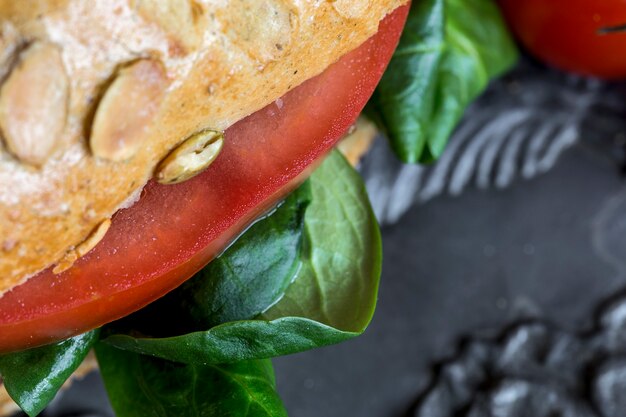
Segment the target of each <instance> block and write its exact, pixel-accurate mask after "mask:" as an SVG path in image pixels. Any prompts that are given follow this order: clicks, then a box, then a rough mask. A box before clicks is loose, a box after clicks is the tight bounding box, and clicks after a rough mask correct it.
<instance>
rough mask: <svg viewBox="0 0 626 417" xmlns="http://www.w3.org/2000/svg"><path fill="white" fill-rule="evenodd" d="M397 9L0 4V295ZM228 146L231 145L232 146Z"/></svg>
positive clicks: (154, 1)
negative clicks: (178, 157)
mask: <svg viewBox="0 0 626 417" xmlns="http://www.w3.org/2000/svg"><path fill="white" fill-rule="evenodd" d="M403 3H405V0H335V1H333V2H328V1H307V0H267V1H258V0H232V1H227V0H212V1H210V0H204V1H200V0H168V1H165V0H94V1H84V0H20V1H15V0H0V82H1V84H0V134H1V137H0V294H1V293H3V292H4V291H6V290H7V289H9V288H11V287H13V286H15V285H17V284H19V283H21V282H23V281H24V280H25V279H26V278H28V277H29V276H31V275H32V274H35V273H37V272H38V271H40V270H42V269H44V268H46V267H48V266H50V265H52V264H54V263H56V262H58V261H59V260H60V259H62V258H63V257H64V255H65V254H66V253H68V251H72V250H73V249H74V247H77V246H79V245H80V243H81V242H82V241H83V240H84V239H85V238H86V237H88V236H89V235H90V234H91V233H92V231H93V230H94V229H96V228H97V227H98V225H99V224H101V223H102V222H103V221H104V220H106V219H108V218H109V217H110V216H111V215H112V214H113V213H114V212H115V211H116V210H117V209H118V208H119V207H120V206H122V205H123V204H124V203H125V202H126V201H127V200H129V199H130V198H132V196H133V195H136V194H137V191H138V190H140V189H141V187H143V185H144V184H145V183H146V182H147V181H148V180H149V179H150V178H151V177H152V176H153V174H154V169H155V166H157V164H158V163H159V161H160V160H161V159H162V158H163V157H164V156H165V155H167V154H168V153H169V152H170V151H171V150H172V149H173V148H174V147H176V146H177V144H179V143H180V142H181V141H182V140H184V139H185V138H187V137H189V136H190V135H192V134H194V133H196V132H199V131H202V130H205V129H216V130H224V129H225V128H227V127H229V126H230V125H232V124H233V123H234V122H236V121H238V120H240V119H242V118H243V117H245V116H246V115H248V114H250V113H253V112H254V111H256V110H258V109H260V108H262V107H263V106H264V105H266V104H268V103H270V102H272V101H273V100H276V99H277V98H279V97H280V96H282V95H283V94H285V93H286V92H287V91H288V90H289V89H291V88H293V87H295V86H297V85H298V84H300V83H302V82H303V81H305V80H306V79H308V78H311V77H312V76H314V75H316V74H318V73H320V72H322V71H323V70H324V69H325V68H326V67H327V66H328V65H329V64H331V63H333V62H334V61H336V60H337V59H338V58H339V57H341V56H342V55H344V54H345V53H347V52H349V51H350V50H352V49H354V48H356V47H357V46H358V45H359V44H361V43H362V42H364V41H365V40H366V39H367V38H368V37H369V36H371V35H372V34H373V33H375V31H376V30H377V27H378V22H379V21H380V19H382V18H383V17H384V16H385V15H386V14H387V13H389V12H390V11H391V10H393V9H395V8H396V7H398V6H400V5H401V4H403ZM226 140H227V138H226Z"/></svg>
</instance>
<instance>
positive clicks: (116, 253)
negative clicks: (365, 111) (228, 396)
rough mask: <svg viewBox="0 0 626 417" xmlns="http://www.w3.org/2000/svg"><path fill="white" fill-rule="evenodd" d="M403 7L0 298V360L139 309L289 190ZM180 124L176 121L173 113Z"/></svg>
mask: <svg viewBox="0 0 626 417" xmlns="http://www.w3.org/2000/svg"><path fill="white" fill-rule="evenodd" d="M407 12H408V7H407V6H404V7H401V8H399V9H398V10H396V11H395V12H393V13H392V14H390V15H389V16H387V17H386V18H385V19H384V20H383V21H382V22H381V24H380V28H379V32H378V33H377V34H376V35H375V36H374V37H372V38H371V39H370V40H368V41H367V42H366V43H365V44H363V45H362V46H361V47H359V48H358V49H357V50H355V51H353V52H351V53H350V54H348V55H346V56H345V57H343V58H342V59H341V60H340V61H339V62H337V63H336V64H334V65H332V66H331V67H330V68H328V69H327V70H326V71H325V72H324V73H322V74H321V75H319V76H317V77H316V78H313V79H311V80H309V81H307V82H306V83H304V84H302V85H301V86H299V87H297V88H296V89H294V90H293V91H291V92H289V93H288V94H287V95H285V96H284V97H283V98H282V99H281V100H278V101H276V102H275V103H273V104H270V105H269V106H267V107H266V108H264V109H263V110H260V111H259V112H257V113H255V114H253V115H251V116H249V117H248V118H246V119H244V120H242V121H241V122H239V123H237V124H235V125H234V126H233V127H231V128H230V129H228V130H227V132H226V142H225V145H224V149H223V150H222V153H221V154H220V156H219V158H217V160H216V161H215V162H214V163H213V164H212V165H211V166H210V167H209V169H207V170H206V171H205V172H204V173H203V174H201V175H199V176H197V177H196V178H193V179H192V180H189V181H187V182H184V183H181V184H177V185H167V186H163V185H159V184H156V183H154V182H150V183H149V184H148V185H147V186H146V188H145V189H144V191H143V194H142V196H141V199H140V201H139V202H138V203H137V204H135V205H134V206H132V207H131V208H128V209H125V210H120V211H119V212H118V213H117V214H116V215H115V216H114V217H113V223H112V226H111V228H110V229H109V231H108V233H107V235H106V236H105V238H104V239H103V240H102V242H100V244H98V246H97V247H96V248H95V249H94V250H93V251H91V252H90V253H89V254H87V255H86V256H84V257H83V258H81V259H79V260H78V261H77V262H76V263H75V265H74V266H73V267H72V268H70V269H69V270H67V271H65V272H64V273H61V274H59V275H53V274H52V272H51V271H50V270H47V271H44V272H42V273H40V274H38V275H37V276H35V277H33V278H31V279H30V280H28V281H27V282H26V283H25V284H23V285H21V286H19V287H16V288H14V289H13V290H12V291H11V292H9V293H7V294H5V295H4V297H2V298H0V352H8V351H14V350H20V349H24V348H26V347H31V346H37V345H41V344H45V343H49V342H52V341H56V340H60V339H64V338H67V337H70V336H73V335H76V334H80V333H82V332H85V331H87V330H89V329H93V328H96V327H98V326H101V325H103V324H105V323H108V322H110V321H112V320H115V319H118V318H120V317H123V316H125V315H127V314H129V313H131V312H133V311H136V310H138V309H140V308H141V307H143V306H145V305H146V304H148V303H150V302H151V301H154V300H155V299H157V298H158V297H160V296H162V295H164V294H165V293H167V292H168V291H171V290H172V289H174V288H175V287H177V286H178V285H180V284H181V283H182V282H183V281H185V280H186V279H187V278H189V277H190V276H191V275H193V274H194V273H195V272H197V271H198V270H199V269H200V268H202V267H203V266H204V265H205V264H206V263H207V262H208V261H210V260H211V259H212V258H214V257H215V256H216V255H218V254H219V253H220V251H222V250H223V249H224V248H225V247H226V245H228V243H230V242H231V241H232V240H233V239H234V238H236V237H237V235H238V234H240V233H241V232H242V231H243V230H244V229H245V228H246V227H247V226H248V225H249V224H250V223H251V222H252V221H253V220H254V219H255V218H256V217H258V216H259V215H260V214H262V213H263V212H265V211H266V210H268V209H269V208H270V207H272V206H273V205H274V204H275V203H276V202H277V201H278V200H279V199H281V198H283V197H284V196H285V195H286V194H287V193H288V192H289V191H290V190H292V189H293V188H294V187H296V186H297V185H298V184H299V183H300V182H301V181H302V180H303V179H304V178H306V175H307V174H308V173H309V171H310V169H311V168H310V167H311V166H312V165H314V164H315V163H316V162H317V161H319V160H320V159H321V158H322V157H323V156H324V155H325V154H326V152H328V150H329V149H331V148H332V146H333V145H334V144H335V142H336V141H337V139H338V138H339V137H341V136H342V134H343V133H344V132H345V131H346V130H347V128H348V127H349V126H350V125H351V124H352V123H353V122H354V120H355V119H356V117H357V116H358V114H359V113H360V111H361V109H362V108H363V106H364V105H365V103H366V102H367V100H368V98H369V97H370V95H371V94H372V92H373V91H374V88H375V86H376V84H377V83H378V81H379V79H380V77H381V76H382V73H383V71H384V69H385V67H386V65H387V62H388V61H389V59H390V58H391V54H392V52H393V50H394V49H395V47H396V45H397V43H398V39H399V37H400V33H401V31H402V27H403V25H404V21H405V19H406V15H407ZM181 117H184V115H181Z"/></svg>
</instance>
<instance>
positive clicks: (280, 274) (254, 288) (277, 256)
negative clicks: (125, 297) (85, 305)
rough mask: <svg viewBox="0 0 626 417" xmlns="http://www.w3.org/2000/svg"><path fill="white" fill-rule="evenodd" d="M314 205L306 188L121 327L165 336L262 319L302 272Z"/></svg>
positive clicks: (299, 190) (293, 194)
mask: <svg viewBox="0 0 626 417" xmlns="http://www.w3.org/2000/svg"><path fill="white" fill-rule="evenodd" d="M310 200H311V190H310V186H309V184H308V183H305V184H303V185H302V186H300V187H299V188H298V189H297V190H296V191H294V192H293V193H292V194H291V195H290V196H289V197H287V199H285V201H284V202H283V203H282V204H281V205H280V206H279V207H278V208H277V209H276V210H275V211H274V212H273V213H271V215H269V216H267V217H265V218H263V219H261V220H259V221H257V222H256V223H255V224H254V225H253V226H251V227H250V228H249V229H248V230H247V231H246V232H245V233H244V234H243V235H242V236H241V237H240V238H239V239H238V240H237V241H236V242H235V243H234V244H233V245H231V246H230V247H229V248H228V249H227V250H226V251H225V252H224V253H223V254H222V255H221V256H219V257H218V258H217V259H215V260H214V261H213V262H211V263H210V264H209V265H207V266H206V267H205V268H204V269H203V270H202V271H201V272H199V273H198V274H196V275H195V276H194V277H193V278H191V279H190V280H188V281H187V282H185V283H184V284H183V285H182V286H180V287H179V288H178V289H176V290H174V291H172V292H171V293H169V294H168V295H166V296H165V297H163V298H162V299H160V300H158V301H157V302H155V303H152V304H151V305H149V306H148V307H146V308H144V309H142V310H140V311H139V312H138V313H136V314H135V315H133V316H131V317H129V318H127V319H125V320H123V321H121V322H119V323H117V324H116V326H117V327H118V328H123V327H127V328H128V327H131V328H134V329H136V330H139V331H140V332H141V333H143V334H150V335H152V336H163V335H172V334H181V332H190V331H196V330H203V329H207V328H210V327H213V326H215V325H218V324H221V323H224V322H228V321H234V320H245V319H250V318H253V317H255V316H257V315H258V314H260V313H261V312H263V311H264V310H266V309H267V308H268V307H269V306H271V305H272V304H274V303H275V302H276V301H278V300H279V299H280V298H281V297H282V295H283V294H284V292H285V290H286V289H287V287H288V286H289V284H290V283H291V281H292V280H293V278H294V275H295V273H296V271H297V270H298V269H299V267H300V263H301V260H300V252H301V247H302V241H303V235H304V213H305V210H306V208H307V206H308V205H309V203H310ZM155 317H158V318H159V319H158V320H155Z"/></svg>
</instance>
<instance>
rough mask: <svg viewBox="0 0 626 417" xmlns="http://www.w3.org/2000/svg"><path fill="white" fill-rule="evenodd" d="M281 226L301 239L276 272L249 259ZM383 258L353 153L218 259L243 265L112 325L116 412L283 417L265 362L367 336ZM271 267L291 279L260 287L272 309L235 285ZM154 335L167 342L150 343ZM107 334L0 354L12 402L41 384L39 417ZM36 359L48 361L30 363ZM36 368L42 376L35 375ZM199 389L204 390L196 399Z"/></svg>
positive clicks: (104, 362) (211, 271)
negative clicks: (232, 282)
mask: <svg viewBox="0 0 626 417" xmlns="http://www.w3.org/2000/svg"><path fill="white" fill-rule="evenodd" d="M276 230H290V231H291V232H285V236H287V235H290V239H294V240H292V241H291V243H295V247H296V248H298V249H297V250H296V251H295V255H292V253H291V252H289V254H288V255H287V256H284V255H283V254H279V255H278V256H275V257H274V260H275V262H273V263H271V264H268V263H267V262H264V261H263V262H245V265H243V264H241V263H239V260H241V259H245V258H247V259H254V258H255V257H257V256H258V255H259V251H260V250H268V251H270V252H271V251H272V248H274V249H277V248H278V247H279V246H280V244H279V243H278V244H277V242H276V239H275V238H276ZM279 252H280V250H279ZM246 253H247V256H245V254H246ZM381 257H382V251H381V244H380V234H379V231H378V226H377V223H376V219H375V217H374V215H373V213H372V211H371V208H370V207H369V204H368V201H367V193H366V191H365V187H364V186H363V183H362V182H361V181H360V178H359V176H358V174H357V173H356V172H355V171H354V170H353V169H352V168H351V167H350V166H349V164H348V163H347V162H346V161H345V160H344V159H343V157H342V156H341V155H340V154H338V153H333V154H332V155H330V156H329V157H328V158H327V159H326V160H325V162H324V163H323V164H322V165H321V166H320V168H318V170H317V171H315V173H314V174H313V175H312V176H311V179H310V180H309V182H308V183H305V184H304V185H303V186H301V187H300V189H298V190H297V191H296V192H294V193H293V194H292V195H291V196H290V197H289V198H287V199H286V200H285V202H284V203H283V204H282V205H281V206H280V207H279V208H278V209H277V210H276V211H275V212H274V213H272V214H271V215H270V216H268V217H267V218H265V219H262V220H260V221H259V222H257V223H256V224H255V225H254V226H253V227H251V228H250V229H249V230H248V231H247V232H246V233H245V234H244V235H243V236H242V237H241V238H240V239H239V240H238V241H237V242H236V243H235V244H234V245H233V246H231V247H230V248H229V249H228V250H227V251H226V252H224V253H223V254H222V255H221V256H220V257H218V258H217V259H216V261H215V262H214V263H215V264H217V265H230V266H231V267H232V268H221V267H213V266H209V267H207V268H206V269H205V270H204V271H203V272H202V273H199V274H197V275H196V276H195V277H194V278H192V279H191V281H189V284H186V285H184V286H182V287H181V288H179V289H177V290H175V291H173V292H172V293H171V294H170V295H168V296H167V297H166V298H164V299H162V300H159V301H157V302H156V303H154V304H152V305H150V306H148V307H147V308H146V309H144V310H142V311H141V312H139V313H136V314H135V315H132V316H130V317H129V318H126V319H124V320H122V321H119V322H115V323H112V324H109V325H107V326H105V327H104V328H103V329H102V331H101V332H100V334H99V337H100V341H99V342H98V343H97V345H96V351H97V356H98V360H99V363H100V367H101V369H102V374H103V377H104V379H105V383H106V386H107V389H108V390H109V393H110V394H111V398H112V403H113V406H114V407H115V409H116V412H117V413H118V415H120V416H126V415H129V416H130V415H137V413H139V415H151V413H152V412H154V413H157V414H156V415H159V414H158V410H165V411H161V412H162V413H170V414H160V415H195V414H185V413H193V410H195V409H197V408H202V409H203V410H208V411H205V413H206V414H203V415H208V416H225V415H241V413H242V410H243V408H242V407H244V408H245V406H247V405H246V404H248V405H250V407H254V408H258V409H259V411H258V412H259V413H261V414H258V415H281V414H280V413H282V412H283V411H281V410H282V406H281V405H280V401H279V400H277V397H276V394H275V393H274V392H273V377H272V376H271V371H270V370H269V368H268V367H269V366H270V365H269V362H266V361H263V359H265V358H269V357H273V356H277V355H283V354H288V353H294V352H299V351H302V350H306V349H310V348H313V347H318V346H324V345H328V344H332V343H337V342H340V341H342V340H346V339H349V338H351V337H354V336H357V335H359V334H360V333H362V332H363V331H364V330H365V327H366V326H367V324H368V323H369V321H370V320H371V318H372V315H373V312H374V307H375V303H376V294H377V290H378V281H379V278H380V265H381ZM294 266H295V267H294ZM270 271H272V272H274V273H276V275H278V276H280V278H281V279H273V280H268V281H267V282H263V283H260V282H259V283H256V284H254V286H256V289H257V290H258V291H260V293H261V294H266V295H269V296H267V297H260V298H259V299H264V300H265V301H264V303H263V304H262V305H261V304H259V299H257V298H255V297H242V295H244V294H245V293H246V292H247V291H248V286H247V285H245V283H242V284H244V285H235V286H232V287H228V286H227V285H226V282H227V281H230V280H232V279H235V280H238V279H240V278H241V279H245V280H247V282H248V283H252V281H254V276H255V275H259V276H263V275H264V274H265V275H266V274H268V273H269V272H270ZM212 282H218V283H222V284H223V285H226V286H227V287H228V289H226V290H220V291H219V292H220V294H221V295H220V297H221V300H222V301H223V304H225V305H230V306H232V307H231V310H225V309H224V308H223V307H222V305H221V304H222V303H216V301H217V300H216V298H215V294H214V293H212V292H211V291H207V289H208V288H211V287H213V284H212ZM285 283H287V284H288V285H285ZM225 311H230V313H228V314H226V313H225ZM259 313H261V314H259ZM187 320H189V321H190V322H191V323H192V326H191V329H190V331H191V333H187V334H180V329H181V328H185V326H186V325H183V326H182V327H181V326H180V324H182V323H185V322H186V321H187ZM155 333H158V336H160V337H149V336H154V334H155ZM97 335H98V334H97V333H88V334H87V335H86V336H82V337H81V336H79V337H77V338H73V339H69V340H68V341H65V342H60V343H57V344H52V345H48V346H43V347H39V348H34V349H30V350H25V351H22V352H18V353H13V354H8V355H5V356H4V357H0V370H1V372H2V375H3V377H4V378H5V382H6V384H7V387H9V386H11V387H15V388H14V389H13V390H12V391H10V392H11V395H12V396H14V398H26V399H28V398H31V397H32V396H33V390H32V388H31V387H33V386H36V387H38V391H37V395H36V396H35V397H34V399H33V400H31V402H34V401H35V400H36V407H35V406H32V407H25V410H26V411H28V412H29V413H31V415H34V414H36V410H40V409H41V408H42V407H43V406H45V403H46V402H47V401H49V400H50V399H51V398H52V396H53V395H54V393H55V392H56V391H57V390H58V389H59V387H60V385H61V384H62V383H63V382H64V380H65V378H67V376H68V375H69V373H67V372H66V370H69V369H70V368H71V367H74V368H75V365H77V364H78V362H80V360H82V358H84V355H85V354H86V352H87V350H88V348H89V347H90V346H91V345H92V344H93V343H94V342H95V340H96V339H95V336H97ZM138 335H142V336H141V337H139V336H138ZM77 346H82V348H78V347H77ZM85 348H86V349H87V350H86V349H85ZM148 355H149V356H148ZM32 358H44V359H45V360H38V361H33V362H30V360H32ZM31 363H32V364H33V366H37V368H35V369H31ZM42 364H44V366H43V367H42V369H41V370H39V367H40V366H41V365H42ZM48 369H62V370H63V372H62V373H60V372H46V370H48ZM70 373H71V372H70ZM193 392H199V393H202V394H197V395H195V396H194V395H190V393H193ZM209 392H213V393H214V394H212V395H209V394H208V393H209ZM218 393H219V395H218ZM220 398H221V400H220ZM229 398H237V399H238V400H237V401H234V400H233V401H229V400H228V399H229ZM133 402H136V404H133ZM21 404H27V401H23V402H22V403H21ZM27 405H28V404H27ZM133 407H135V408H133ZM133 409H135V410H136V411H135V414H133ZM148 410H152V411H148ZM155 410H157V411H155ZM33 411H34V412H33ZM264 412H265V413H266V414H262V413H264ZM229 413H230V414H229ZM272 413H274V414H272ZM253 415H257V414H253Z"/></svg>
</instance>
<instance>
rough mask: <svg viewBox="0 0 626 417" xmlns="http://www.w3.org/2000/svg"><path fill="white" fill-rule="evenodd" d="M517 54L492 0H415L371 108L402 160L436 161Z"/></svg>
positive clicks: (369, 109) (372, 114)
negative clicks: (478, 98) (473, 105)
mask: <svg viewBox="0 0 626 417" xmlns="http://www.w3.org/2000/svg"><path fill="white" fill-rule="evenodd" d="M516 59H517V51H516V48H515V46H514V43H513V41H512V39H511V37H510V35H509V34H508V31H507V29H506V25H505V24H504V22H503V19H502V17H501V15H500V12H499V10H498V8H497V5H496V4H495V2H493V1H492V0H422V1H414V2H413V3H412V5H411V10H410V12H409V17H408V20H407V24H406V27H405V29H404V32H403V33H402V37H401V39H400V44H399V46H398V49H396V52H395V53H394V56H393V58H392V60H391V62H390V64H389V67H388V68H387V71H386V72H385V74H384V75H383V78H382V80H381V82H380V84H379V86H378V88H377V90H376V92H375V93H374V96H373V97H372V99H371V100H370V103H369V105H368V109H367V110H368V112H369V114H370V115H371V116H372V117H373V119H374V120H375V121H377V122H378V124H379V125H380V126H381V128H382V129H383V130H384V131H385V132H386V134H387V136H388V137H389V140H390V144H391V147H392V148H393V150H394V151H395V152H396V154H397V155H398V157H399V158H400V159H401V160H402V161H404V162H407V163H415V162H420V161H421V162H428V161H431V160H433V159H436V158H438V157H439V156H440V155H441V153H442V152H443V149H444V147H445V145H446V143H447V141H448V138H449V136H450V135H451V133H452V131H453V130H454V128H455V127H456V125H457V123H458V122H459V120H460V119H461V117H462V116H463V113H464V111H465V108H466V107H467V106H468V105H469V104H470V102H471V101H472V100H473V99H474V98H476V96H477V95H478V94H480V93H481V92H482V91H483V90H484V89H485V87H486V86H487V84H488V82H489V80H490V79H491V78H493V77H496V76H498V75H499V74H501V73H502V72H504V71H505V70H507V69H508V68H509V67H510V66H512V65H513V64H514V63H515V61H516Z"/></svg>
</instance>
